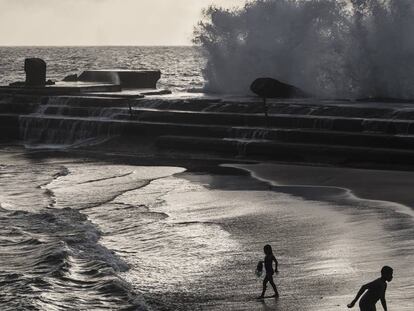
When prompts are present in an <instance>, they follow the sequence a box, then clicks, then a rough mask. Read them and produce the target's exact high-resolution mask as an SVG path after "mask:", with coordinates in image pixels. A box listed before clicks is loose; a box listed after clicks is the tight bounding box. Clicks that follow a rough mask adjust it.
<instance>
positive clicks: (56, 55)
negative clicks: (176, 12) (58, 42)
mask: <svg viewBox="0 0 414 311" xmlns="http://www.w3.org/2000/svg"><path fill="white" fill-rule="evenodd" d="M27 57H40V58H42V59H44V60H45V61H46V63H47V79H52V80H55V81H59V80H61V79H63V78H64V77H65V76H67V75H69V74H74V73H77V74H80V73H82V71H84V70H88V69H133V70H154V69H160V70H161V73H162V74H161V79H160V81H159V82H158V87H159V88H167V89H171V90H172V91H180V92H182V91H187V90H191V91H194V90H200V89H201V88H202V87H203V86H204V79H203V77H202V74H201V69H202V68H203V67H204V62H205V60H204V58H203V57H202V55H201V52H200V50H199V49H197V48H195V47H0V85H5V84H8V83H10V82H15V81H24V79H25V72H24V59H25V58H27Z"/></svg>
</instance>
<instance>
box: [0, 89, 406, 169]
mask: <svg viewBox="0 0 414 311" xmlns="http://www.w3.org/2000/svg"><path fill="white" fill-rule="evenodd" d="M268 108H269V109H268V112H269V117H268V118H265V116H264V114H263V106H262V103H261V101H260V100H259V99H256V98H234V97H226V98H215V97H208V96H204V97H197V96H193V97H189V96H147V97H145V98H134V97H131V98H129V97H127V96H126V97H122V98H121V97H111V96H109V95H106V96H105V97H103V96H99V95H88V96H47V97H42V96H28V95H2V96H1V97H0V137H1V139H2V140H6V141H11V140H14V141H16V140H17V141H25V142H30V143H34V144H36V143H48V144H72V143H76V142H80V141H82V140H85V139H93V138H105V137H106V138H108V137H112V136H122V137H125V138H126V139H127V141H128V142H130V143H131V144H139V143H142V142H143V141H145V142H148V141H150V142H151V143H154V146H155V148H156V149H160V150H180V151H183V150H185V151H189V152H203V153H209V154H219V155H221V156H223V155H227V156H231V157H233V156H239V157H240V158H247V159H250V158H266V159H274V160H283V161H299V162H329V163H334V164H349V163H361V162H365V163H366V162H368V163H379V164H397V165H399V164H401V165H407V164H413V162H414V106H413V105H412V104H410V103H380V102H353V101H335V100H317V99H300V100H294V99H291V100H272V101H269V103H268ZM142 138H146V139H142ZM147 138H149V139H147Z"/></svg>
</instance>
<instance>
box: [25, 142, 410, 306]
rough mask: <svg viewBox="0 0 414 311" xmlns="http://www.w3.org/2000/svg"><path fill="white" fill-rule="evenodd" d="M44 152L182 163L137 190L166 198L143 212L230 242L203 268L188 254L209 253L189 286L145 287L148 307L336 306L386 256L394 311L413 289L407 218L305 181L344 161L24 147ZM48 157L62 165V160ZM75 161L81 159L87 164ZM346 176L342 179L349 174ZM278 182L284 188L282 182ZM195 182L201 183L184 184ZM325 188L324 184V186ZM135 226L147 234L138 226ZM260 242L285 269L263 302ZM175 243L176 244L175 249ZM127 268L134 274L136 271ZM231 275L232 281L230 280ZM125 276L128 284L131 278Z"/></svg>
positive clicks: (107, 160) (105, 160) (108, 160)
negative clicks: (245, 160) (276, 294)
mask: <svg viewBox="0 0 414 311" xmlns="http://www.w3.org/2000/svg"><path fill="white" fill-rule="evenodd" d="M21 154H23V153H21ZM48 157H49V158H54V159H59V158H60V157H62V162H61V163H62V164H64V163H65V160H64V159H65V158H66V159H69V161H68V162H69V163H76V162H78V161H76V159H77V158H79V159H81V158H83V159H84V160H89V161H91V163H94V162H96V163H100V165H103V166H105V165H107V164H121V165H129V166H130V165H135V166H164V165H166V166H180V167H185V168H189V169H188V170H187V171H186V172H182V173H177V174H173V175H172V176H171V177H170V178H166V179H165V180H164V179H159V180H157V181H154V183H155V185H154V184H152V185H151V186H150V188H147V187H144V188H142V190H143V191H144V193H154V192H153V190H155V189H160V190H161V191H162V196H161V197H159V198H160V199H162V202H164V203H163V205H161V206H157V205H156V206H154V207H153V208H151V209H150V210H149V211H148V212H151V213H155V214H160V213H165V214H167V215H169V217H168V218H163V219H165V222H164V221H163V220H161V222H160V223H161V226H162V227H163V226H164V225H167V227H168V228H174V232H175V230H180V232H185V233H186V234H190V236H189V238H190V241H191V237H192V234H193V233H196V232H198V233H199V234H200V238H202V237H204V238H207V239H208V240H206V241H208V242H209V243H212V245H213V246H214V245H215V244H214V243H223V242H225V241H227V240H229V242H232V243H230V244H228V245H227V244H224V245H221V247H222V250H220V251H218V250H217V247H216V246H215V247H212V248H211V251H213V254H216V252H217V254H216V255H215V256H217V258H222V260H219V263H218V264H214V265H212V266H211V267H210V268H209V266H208V256H207V257H206V256H203V255H199V256H201V257H197V256H195V258H196V259H197V260H207V263H206V264H207V266H206V267H207V268H208V269H206V270H202V271H198V273H197V275H198V277H195V278H194V280H192V281H191V282H192V283H191V282H190V283H191V284H188V285H189V286H190V287H189V288H187V287H184V289H185V288H187V292H186V291H185V290H183V288H181V286H180V285H177V287H172V288H168V289H165V291H161V292H159V291H154V292H149V293H147V295H144V296H147V297H148V298H149V301H150V302H151V303H153V304H154V306H155V307H157V306H159V307H160V309H157V308H155V309H156V310H170V309H171V308H172V307H174V306H177V308H176V309H180V310H195V309H197V308H202V309H208V310H210V309H211V310H223V311H224V310H238V311H240V310H249V311H252V310H262V309H263V308H264V307H268V308H272V309H276V310H278V309H281V310H285V311H290V310H292V311H293V310H300V311H316V310H317V311H331V310H335V309H338V310H339V306H345V304H346V302H348V301H347V300H348V299H349V298H350V297H351V295H354V291H356V290H357V288H358V286H360V285H361V284H360V283H361V282H362V281H367V280H369V279H371V278H373V277H375V276H376V275H377V273H378V271H377V270H378V269H377V267H378V266H379V265H381V264H382V261H383V260H384V261H386V262H387V263H389V264H390V265H391V266H394V267H396V273H397V271H398V272H399V273H398V274H399V276H398V278H397V277H396V280H395V284H394V283H393V284H391V287H390V290H389V292H390V301H389V302H390V306H391V305H392V306H395V307H397V308H398V307H400V309H399V310H404V311H405V310H410V308H409V307H407V306H409V301H410V296H409V295H410V291H409V290H408V291H407V293H406V294H405V295H408V296H404V295H402V294H401V291H402V290H403V289H404V288H408V289H409V288H410V287H409V286H410V285H409V284H410V281H411V278H410V273H406V275H405V276H403V275H401V274H402V273H401V271H404V270H406V269H409V263H410V262H411V259H410V258H412V257H413V251H412V250H413V247H411V245H412V243H413V242H412V239H411V234H410V232H412V218H411V217H410V218H408V217H407V215H399V214H398V213H395V212H394V211H393V210H392V209H391V210H389V209H387V208H386V207H388V206H390V204H387V202H384V207H385V208H378V207H377V206H376V205H375V204H373V202H366V200H363V199H359V198H357V199H355V200H353V201H352V200H343V201H340V202H337V204H332V202H333V201H335V199H337V198H338V195H337V194H338V191H336V192H333V195H334V196H335V198H333V199H332V200H326V201H325V200H320V199H321V198H323V197H325V196H326V194H332V193H331V192H330V191H328V192H326V191H324V189H323V187H325V186H318V187H316V186H314V187H312V186H309V184H310V183H311V182H312V181H313V182H315V180H314V179H316V180H317V181H318V182H319V181H320V182H321V183H322V181H325V184H326V185H328V184H329V185H330V184H334V183H335V180H329V179H327V178H326V176H325V175H328V173H332V172H334V171H335V170H345V171H346V170H348V169H346V168H345V169H343V168H332V167H328V168H326V169H327V170H328V171H327V172H326V173H325V174H321V176H319V175H315V174H313V173H311V172H309V170H312V167H305V166H295V165H293V166H292V165H283V164H275V163H259V164H250V165H248V164H240V163H238V164H237V163H236V164H234V163H233V164H230V165H229V164H227V165H220V164H222V163H225V162H227V163H228V161H226V159H215V160H214V161H211V162H210V161H206V160H205V159H204V160H202V159H197V160H196V161H195V162H194V159H188V158H184V157H183V155H181V157H178V158H170V159H165V158H164V160H163V161H161V162H162V163H161V164H160V159H159V158H153V157H149V156H148V157H146V158H144V159H141V158H140V157H139V155H136V154H135V155H125V154H124V157H122V158H120V157H119V156H116V157H115V156H114V154H113V155H112V156H111V154H106V153H105V154H103V153H102V152H101V151H99V150H96V149H95V150H89V151H86V152H85V150H79V149H78V150H76V149H75V150H66V151H63V152H62V151H52V152H48V151H38V150H36V151H34V152H32V153H29V155H28V158H29V160H30V159H31V160H34V161H35V162H36V160H37V161H41V162H42V159H41V158H48ZM70 159H74V160H70ZM53 163H55V164H59V163H60V160H58V161H57V162H56V161H53ZM81 163H85V164H86V165H87V164H88V163H89V162H88V161H86V162H81ZM234 166H236V167H234ZM240 166H244V167H248V166H250V167H251V166H255V167H263V170H264V172H266V173H269V174H272V175H273V177H272V178H274V179H277V176H279V180H278V182H275V183H274V185H273V186H269V185H268V182H264V181H263V180H260V179H257V178H253V177H252V176H251V175H249V173H248V172H247V171H246V170H245V169H244V170H243V169H241V168H240ZM272 166H275V167H277V166H283V170H280V171H279V174H276V173H275V172H274V171H271V170H270V169H269V167H272ZM313 169H318V170H319V169H321V168H318V167H313ZM332 170H333V171H332ZM299 171H303V174H304V175H306V176H308V178H309V180H308V181H306V180H304V178H303V176H299V175H298V173H297V172H299ZM360 171H361V170H357V172H360ZM280 172H284V173H285V174H284V175H283V174H281V173H280ZM377 173H378V174H382V173H384V172H383V171H379V172H377ZM391 173H392V172H391ZM394 173H398V172H394ZM275 175H276V177H275ZM322 175H324V176H322ZM315 176H316V177H317V178H316V177H315ZM350 176H351V177H352V176H357V174H350ZM350 176H348V179H351V177H350ZM282 177H283V178H282ZM376 177H378V176H376ZM372 178H373V177H372ZM377 179H379V178H377ZM180 180H181V181H180ZM174 181H176V182H177V181H178V182H179V183H178V185H180V184H181V182H183V187H182V188H181V190H180V187H178V188H179V189H178V191H177V190H176V187H175V186H174V184H175V183H174ZM299 181H300V182H299ZM305 181H306V182H307V183H308V185H307V186H306V187H308V188H304V187H301V186H296V187H295V186H292V184H295V185H300V184H304V183H305ZM328 182H329V183H328ZM282 183H283V184H286V186H281V184H282ZM157 184H158V186H157ZM194 184H197V185H198V186H196V187H193V186H191V185H194ZM349 184H350V182H348V185H349ZM289 185H290V186H289ZM187 186H190V187H189V188H188V187H187ZM151 187H153V188H151ZM154 187H155V188H154ZM326 187H328V188H327V189H328V190H329V189H330V188H329V186H326ZM145 188H147V189H145ZM283 188H284V189H283ZM151 189H152V190H151ZM168 189H171V190H173V191H168ZM188 189H192V190H191V191H189V190H188ZM139 191H141V190H138V192H139ZM157 197H158V195H157ZM339 197H340V196H339ZM318 199H319V200H318ZM336 201H338V200H336ZM122 202H123V201H122ZM141 203H142V202H141ZM125 211H126V212H127V211H128V209H127V210H125ZM101 212H104V210H100V209H99V208H97V213H101ZM137 220H138V219H137ZM110 223H112V220H111V221H110ZM410 226H411V227H410ZM186 228H188V229H186ZM142 230H143V231H144V232H145V231H146V229H145V227H143V228H142ZM181 230H183V231H181ZM222 231H223V232H224V233H222ZM208 232H209V233H210V234H209V233H208ZM217 233H220V234H217ZM219 237H220V238H219ZM109 239H111V235H109ZM215 239H217V241H215ZM132 241H133V240H132ZM184 241H187V240H186V239H184ZM233 242H234V243H233ZM263 243H270V244H272V245H274V246H275V249H276V250H277V256H278V259H279V260H280V262H281V271H282V272H281V274H280V275H278V277H277V282H278V283H277V284H278V286H280V288H279V289H280V291H281V294H282V295H281V299H280V300H279V301H273V300H271V301H270V300H269V301H266V302H265V305H263V304H261V303H258V302H257V301H255V300H253V299H251V298H249V297H253V296H254V294H255V293H256V292H259V291H260V287H261V281H260V280H258V279H257V278H256V277H255V276H254V275H253V268H254V267H253V266H255V260H256V259H257V258H258V257H259V258H260V256H261V249H262V247H263ZM104 245H105V244H104ZM134 245H135V246H136V247H137V249H138V250H140V247H141V242H140V241H139V239H138V240H137V241H136V244H132V245H131V246H134ZM226 245H227V246H226ZM124 247H126V246H124ZM121 249H122V248H121ZM202 249H203V247H201V248H200V250H198V249H196V250H197V252H198V251H200V252H201V253H200V254H203V252H202V251H201V250H202ZM122 250H129V248H126V249H122ZM170 251H171V250H169V251H162V252H161V254H162V256H161V257H163V256H167V255H168V256H167V258H166V259H165V258H164V259H162V258H160V260H161V261H162V260H164V261H165V262H164V264H166V265H167V266H169V267H170V269H178V270H177V271H176V272H175V273H172V272H170V274H168V276H169V277H171V278H177V277H178V279H180V276H181V275H180V273H186V272H187V271H185V270H186V269H184V271H182V267H181V266H178V267H175V266H174V265H173V266H170V265H169V264H168V263H169V261H168V259H169V258H170V256H169V255H170V254H169V253H170ZM175 251H176V252H177V249H176V250H175ZM150 253H151V252H150ZM140 254H141V251H137V255H136V256H137V257H138V258H139V256H140ZM161 254H160V255H161ZM178 255H179V256H180V258H181V257H182V256H184V255H180V252H178ZM212 258H213V259H214V258H216V257H212ZM138 263H139V261H138ZM136 268H138V272H139V271H140V269H143V268H144V270H145V267H142V266H140V265H138V266H137V267H136ZM173 271H175V270H173ZM180 271H181V272H180ZM408 272H409V271H408ZM128 273H134V270H133V269H132V270H131V271H130V272H128ZM235 275H237V284H235V283H234V282H235V280H234V276H235ZM138 279H139V278H138ZM167 279H168V278H167ZM173 283H174V282H173ZM132 284H133V286H134V283H132ZM140 284H141V283H137V284H135V285H140ZM174 284H175V283H174ZM177 284H179V283H177ZM134 288H135V289H136V290H137V291H139V289H140V287H139V286H138V287H134ZM401 301H402V302H401ZM163 307H164V309H163Z"/></svg>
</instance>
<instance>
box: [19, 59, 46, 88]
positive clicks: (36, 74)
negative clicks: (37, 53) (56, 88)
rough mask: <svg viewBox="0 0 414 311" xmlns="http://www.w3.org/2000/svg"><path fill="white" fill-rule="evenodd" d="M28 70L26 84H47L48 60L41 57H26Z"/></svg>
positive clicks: (25, 62) (25, 67)
mask: <svg viewBox="0 0 414 311" xmlns="http://www.w3.org/2000/svg"><path fill="white" fill-rule="evenodd" d="M24 71H25V72H26V86H45V85H46V62H45V61H44V60H43V59H40V58H26V59H25V60H24Z"/></svg>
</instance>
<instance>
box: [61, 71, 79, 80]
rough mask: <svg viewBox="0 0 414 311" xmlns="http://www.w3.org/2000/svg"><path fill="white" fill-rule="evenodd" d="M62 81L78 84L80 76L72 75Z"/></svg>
mask: <svg viewBox="0 0 414 311" xmlns="http://www.w3.org/2000/svg"><path fill="white" fill-rule="evenodd" d="M62 81H65V82H76V81H78V75H77V74H76V73H75V74H72V75H68V76H66V77H64V78H63V80H62Z"/></svg>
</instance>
